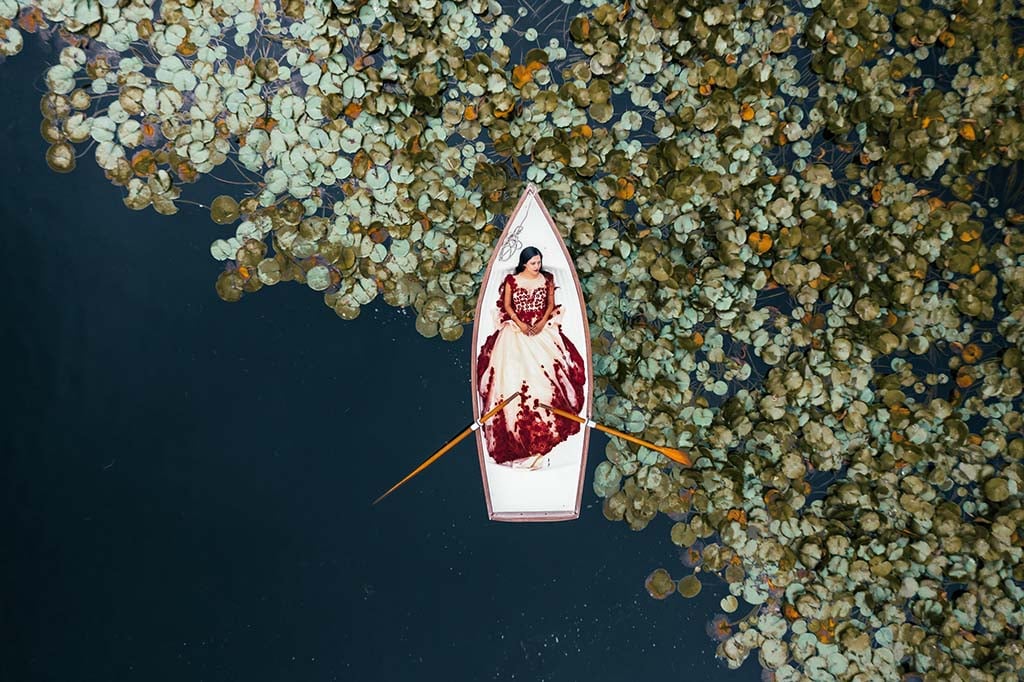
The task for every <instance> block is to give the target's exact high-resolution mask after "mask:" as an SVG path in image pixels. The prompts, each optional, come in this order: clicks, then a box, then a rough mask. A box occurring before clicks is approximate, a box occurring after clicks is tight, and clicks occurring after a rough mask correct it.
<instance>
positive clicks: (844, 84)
mask: <svg viewBox="0 0 1024 682" xmlns="http://www.w3.org/2000/svg"><path fill="white" fill-rule="evenodd" d="M530 10H532V11H530ZM530 10H527V9H526V5H525V4H523V3H507V4H506V5H504V6H503V5H502V4H500V3H498V2H497V1H496V0H464V1H459V2H454V1H452V0H444V1H442V0H391V1H390V2H384V1H383V0H357V1H352V2H343V1H340V0H335V1H333V2H332V1H328V0H307V2H302V0H285V1H284V2H282V3H280V4H279V3H276V2H273V1H272V0H216V1H210V0H165V1H164V2H161V3H160V4H159V10H158V12H157V11H154V8H153V6H152V5H150V4H149V3H146V2H142V1H141V0H36V1H35V2H27V1H26V0H18V1H17V2H16V1H15V0H0V54H2V55H10V54H14V53H16V52H17V51H18V50H19V49H20V47H21V44H22V40H23V37H22V32H32V31H37V30H47V31H55V32H58V33H59V34H60V35H61V36H62V38H63V40H64V41H65V43H66V45H65V46H64V47H63V49H62V50H61V51H60V56H59V62H58V63H57V64H54V65H53V66H52V67H50V68H49V70H48V71H47V73H46V84H47V87H48V92H47V93H46V94H45V95H44V96H43V98H42V102H41V109H42V113H43V116H44V121H43V124H42V128H41V132H42V135H43V137H44V138H45V139H46V141H47V142H48V143H49V144H50V147H49V150H48V151H47V155H46V158H47V161H48V163H49V164H50V166H51V167H52V168H53V169H54V170H56V171H62V172H66V171H70V170H72V169H73V168H74V164H75V159H76V158H78V157H79V156H81V154H82V151H81V148H83V147H84V146H85V145H88V148H90V149H91V150H92V151H93V154H94V156H95V158H96V161H97V163H98V164H99V165H100V166H101V167H102V168H103V169H104V170H105V172H106V174H107V177H108V178H109V179H110V181H111V182H112V183H113V184H114V185H117V186H119V187H122V188H123V195H124V201H125V204H126V205H127V206H128V207H129V208H132V209H144V208H146V207H149V206H152V207H153V208H154V210H156V211H158V212H161V213H167V214H169V213H174V212H175V211H177V210H178V206H179V205H180V204H181V203H182V202H183V201H187V200H185V199H182V198H181V195H182V192H183V190H184V189H186V187H187V186H188V185H189V184H191V183H195V182H196V181H197V180H199V179H200V178H202V177H204V176H211V177H218V178H219V177H222V176H226V179H228V180H231V181H233V182H235V183H238V184H237V185H234V186H235V187H239V189H238V190H237V192H235V193H231V194H223V195H220V196H217V197H216V198H214V199H213V200H212V201H210V202H209V204H208V207H209V210H210V217H211V218H212V220H213V222H214V223H216V224H217V225H221V226H224V228H225V229H226V230H229V231H227V232H225V233H223V234H222V235H221V236H220V238H218V239H216V240H215V241H214V242H213V244H212V246H211V253H212V255H213V257H214V258H216V259H217V260H219V261H222V262H223V263H224V270H223V272H222V273H221V274H220V276H219V277H218V279H217V282H216V290H217V293H218V294H219V295H220V296H221V297H222V298H223V299H224V300H227V301H237V300H239V299H240V298H241V297H242V296H244V295H245V294H247V293H254V292H256V291H258V290H259V289H261V288H262V287H264V286H272V285H275V284H277V283H279V282H285V281H293V282H299V283H305V284H306V285H307V286H308V287H309V288H311V289H313V290H314V291H317V292H321V293H322V295H323V297H324V301H325V303H326V304H327V305H328V306H329V307H331V308H332V309H333V310H334V311H335V312H336V313H337V314H338V315H339V316H341V317H342V318H345V319H352V318H354V317H356V316H358V315H359V312H360V310H361V308H362V307H363V306H365V305H369V304H371V303H372V302H373V301H375V300H376V299H377V297H378V296H379V297H382V298H383V300H384V301H385V302H386V303H387V304H389V305H392V306H399V307H407V306H411V307H413V308H414V309H415V311H416V313H417V317H416V329H417V330H418V331H419V332H420V333H421V334H423V335H425V336H435V335H440V336H441V337H442V338H443V339H445V340H455V339H458V338H459V337H460V336H461V335H462V333H463V330H464V328H465V325H466V324H467V323H468V322H470V321H471V319H472V315H473V311H474V309H475V304H476V292H477V288H478V285H479V283H480V279H481V277H482V271H483V269H484V266H485V264H486V262H487V259H488V257H489V255H490V253H491V250H492V248H493V246H494V242H495V240H496V238H497V235H498V233H499V230H498V227H496V225H497V226H500V225H501V220H502V217H503V216H505V215H507V213H508V212H509V211H510V210H511V208H512V207H513V206H514V205H515V202H516V201H517V199H518V197H519V194H520V192H521V190H522V189H523V186H524V183H526V182H534V183H536V184H538V185H539V186H540V187H541V194H542V197H543V199H544V201H545V202H546V204H547V206H548V207H549V209H550V210H551V213H552V215H553V217H554V218H555V221H556V222H557V223H558V225H559V227H560V229H561V230H562V231H563V235H564V236H565V238H566V241H567V244H568V247H569V250H570V251H571V252H572V253H573V254H574V256H575V259H576V266H577V269H578V271H579V273H580V277H581V280H582V283H583V287H584V290H585V293H586V295H587V299H588V303H589V307H590V310H589V313H590V323H591V332H592V336H593V348H594V353H595V358H594V360H595V380H596V383H597V385H596V389H597V390H596V394H597V398H596V405H595V408H596V409H595V418H596V419H598V420H600V421H602V422H605V423H608V424H609V425H611V426H614V427H617V428H621V429H625V430H627V431H630V432H634V433H636V434H638V435H640V436H641V437H643V438H645V439H647V440H650V441H654V442H657V443H659V444H665V445H669V446H671V447H682V448H686V449H689V450H690V451H691V452H692V454H693V457H694V460H695V466H694V468H693V469H692V470H683V469H680V468H678V467H677V466H675V465H674V464H672V463H670V462H668V461H667V460H665V459H664V458H663V457H662V456H661V455H659V454H657V453H655V452H652V451H649V450H646V449H644V448H634V447H632V446H628V445H625V444H620V443H616V442H613V443H612V444H611V445H610V446H609V448H608V450H607V459H606V461H604V462H602V463H601V464H599V465H598V467H597V470H596V475H595V481H594V489H595V491H596V492H597V494H598V495H600V496H601V497H603V498H605V503H604V510H605V515H606V516H607V517H608V518H609V519H612V520H623V521H624V522H626V523H628V524H629V525H630V527H631V528H634V529H636V530H640V529H643V528H645V527H647V526H648V524H650V523H651V522H652V521H654V520H655V519H656V518H657V517H658V516H659V515H663V516H667V517H669V519H671V520H672V522H673V524H674V525H672V526H671V539H672V541H673V542H674V543H676V544H677V545H678V546H679V547H680V552H681V559H682V563H683V564H684V565H685V566H686V567H687V568H686V575H684V576H683V577H682V578H681V579H678V580H677V579H675V578H673V577H672V575H671V571H669V570H666V569H659V570H658V571H655V572H654V573H652V574H651V576H650V578H649V579H648V581H647V588H648V590H649V591H650V593H651V594H652V596H655V597H658V598H663V597H666V596H668V595H669V594H671V593H672V592H673V591H678V592H680V593H681V594H683V595H684V596H688V597H692V596H694V595H696V594H697V593H698V592H699V591H700V590H701V586H702V583H703V582H706V581H707V580H711V581H713V582H714V583H715V584H716V585H717V587H718V589H722V590H724V591H726V592H728V594H726V595H725V597H724V598H723V599H722V601H721V606H722V609H723V612H724V614H721V615H719V616H716V617H715V618H714V619H713V620H712V621H711V623H710V624H709V633H710V634H711V635H712V636H713V637H714V638H715V639H717V640H719V641H720V644H719V647H718V654H719V656H721V657H722V658H723V659H724V660H725V661H726V663H727V664H728V665H729V666H731V667H737V666H739V665H740V664H741V663H742V662H743V661H744V660H745V659H746V658H747V657H748V656H749V655H751V654H752V653H755V652H756V654H757V656H758V657H759V659H760V662H761V664H762V665H763V666H764V668H765V669H766V670H767V671H770V676H771V677H772V679H776V680H796V679H801V678H802V677H804V676H806V677H810V678H812V679H832V678H836V679H871V680H874V679H899V677H900V676H901V675H913V674H928V675H931V676H933V677H934V678H935V679H953V678H960V679H968V678H972V679H1010V678H1011V677H1013V676H1015V675H1016V673H1017V671H1019V670H1020V669H1022V668H1024V642H1022V638H1021V628H1022V626H1024V610H1022V609H1021V607H1020V602H1021V599H1022V597H1024V591H1022V585H1024V582H1022V581H1024V567H1022V566H1024V565H1022V561H1021V558H1022V552H1024V543H1022V532H1021V529H1020V528H1021V524H1022V522H1024V511H1022V508H1021V503H1020V500H1021V495H1020V493H1021V488H1022V486H1024V480H1022V479H1024V468H1022V466H1021V455H1022V454H1024V441H1022V439H1021V435H1022V433H1021V430H1022V428H1024V417H1022V415H1021V412H1020V396H1021V391H1022V379H1021V364H1022V363H1021V344H1022V341H1024V335H1022V321H1024V234H1022V233H1021V231H1020V229H1019V226H1020V225H1021V224H1022V223H1024V213H1020V212H1017V211H1015V210H1014V203H1015V202H1017V201H1019V197H1018V196H1017V195H1016V192H1017V191H1018V190H1019V189H1020V186H1021V178H1020V175H1019V173H1020V160H1021V158H1022V156H1024V125H1022V123H1021V114H1022V106H1024V100H1022V97H1021V93H1020V87H1021V80H1022V77H1024V23H1022V22H1024V10H1022V8H1021V7H1020V6H1018V5H1017V4H1016V3H1014V2H1011V1H1009V0H999V1H997V0H936V1H933V2H929V3H919V2H915V1H912V0H853V1H852V2H850V1H848V0H842V1H841V0H803V1H802V2H801V3H797V2H780V1H771V0H748V1H746V2H742V3H740V2H735V1H734V2H714V1H709V0H683V2H669V1H668V0H627V1H625V2H622V3H617V4H616V3H608V4H601V3H597V2H581V3H562V2H560V1H552V0H547V1H545V2H540V3H537V4H536V6H531V8H530ZM552 27H553V28H552ZM198 191H199V189H198V186H197V187H196V188H195V190H194V192H193V193H198ZM1001 203H1002V205H1004V206H1005V207H1006V208H1003V209H1000V205H1001ZM675 570H677V569H673V571H675ZM741 602H746V604H747V605H749V607H750V610H749V612H746V611H747V610H746V609H744V611H745V612H746V615H744V616H742V617H740V618H738V619H737V620H736V621H731V620H729V618H730V617H731V616H729V615H725V614H732V613H733V612H735V611H736V610H737V609H738V608H739V606H740V603H741Z"/></svg>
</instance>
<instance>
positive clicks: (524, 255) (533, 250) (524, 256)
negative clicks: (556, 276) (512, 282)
mask: <svg viewBox="0 0 1024 682" xmlns="http://www.w3.org/2000/svg"><path fill="white" fill-rule="evenodd" d="M534 256H540V262H541V269H540V271H541V272H544V267H543V264H544V254H542V253H541V252H540V249H538V248H537V247H536V246H527V247H526V248H525V249H523V250H522V251H520V252H519V265H517V266H516V274H517V275H518V274H519V273H520V272H522V271H523V270H525V269H526V264H527V263H529V262H530V259H531V258H533V257H534Z"/></svg>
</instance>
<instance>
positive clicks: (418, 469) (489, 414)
mask: <svg viewBox="0 0 1024 682" xmlns="http://www.w3.org/2000/svg"><path fill="white" fill-rule="evenodd" d="M518 397H519V392H518V391H517V392H515V393H513V394H512V395H510V396H509V397H507V398H505V399H504V400H502V401H501V402H500V403H498V404H497V405H495V406H494V407H493V408H491V410H490V411H489V412H487V414H485V415H484V416H482V417H480V422H479V423H480V424H483V423H484V422H486V421H487V420H488V419H490V418H491V417H493V416H494V415H496V414H497V413H498V412H500V411H501V410H502V409H503V408H504V407H505V406H506V405H508V404H509V403H510V402H512V401H513V400H515V399H516V398H518ZM475 424H477V422H473V424H470V425H469V426H467V427H466V428H465V429H463V430H462V431H460V432H459V434H458V435H457V436H455V437H454V438H452V439H451V440H449V441H448V442H447V443H445V444H444V445H442V446H441V449H440V450H438V451H437V452H435V453H434V454H432V455H431V456H430V457H428V458H427V459H425V460H423V464H420V465H419V466H418V467H416V468H415V469H413V470H412V471H411V472H409V475H408V476H406V477H405V478H403V479H402V480H401V481H399V482H398V483H396V484H394V485H393V486H391V487H390V488H389V489H388V491H387V492H385V493H384V494H383V495H381V496H380V497H378V498H377V499H376V500H374V501H373V504H377V503H378V502H380V501H381V500H383V499H384V498H385V497H387V496H388V495H390V494H391V493H393V492H395V491H396V490H398V489H399V488H401V487H402V486H403V485H405V484H406V483H408V482H409V481H411V480H412V479H413V478H415V477H416V476H417V475H418V474H420V473H421V472H422V471H423V470H424V469H426V468H427V467H429V466H430V465H431V464H433V463H434V462H436V461H437V460H439V459H440V458H441V455H443V454H445V453H446V452H448V451H449V450H451V449H452V448H453V447H455V446H456V445H458V444H459V442H460V441H461V440H462V439H463V438H465V437H466V436H468V435H469V434H471V433H473V426H474V425H475Z"/></svg>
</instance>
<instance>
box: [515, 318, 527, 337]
mask: <svg viewBox="0 0 1024 682" xmlns="http://www.w3.org/2000/svg"><path fill="white" fill-rule="evenodd" d="M515 323H516V326H517V327H519V331H521V332H522V333H524V334H526V335H530V325H528V324H526V323H525V322H523V321H522V320H516V321H515Z"/></svg>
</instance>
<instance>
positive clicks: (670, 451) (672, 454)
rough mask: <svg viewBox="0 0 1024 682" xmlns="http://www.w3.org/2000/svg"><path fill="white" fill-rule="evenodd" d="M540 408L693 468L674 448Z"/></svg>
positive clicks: (556, 411)
mask: <svg viewBox="0 0 1024 682" xmlns="http://www.w3.org/2000/svg"><path fill="white" fill-rule="evenodd" d="M540 406H541V407H543V408H546V409H548V410H551V411H552V412H554V413H555V414H557V415H558V416H560V417H565V418H566V419H571V420H573V421H574V422H579V423H580V424H586V425H587V426H592V427H593V428H595V429H597V430H598V431H604V432H605V433H609V434H611V435H613V436H618V437H619V438H622V439H623V440H628V441H629V442H630V443H636V444H637V445H643V446H644V447H645V448H649V449H651V450H654V451H655V452H660V453H661V454H663V455H665V456H666V457H668V458H669V459H670V460H672V461H673V462H678V463H680V464H682V465H683V466H684V467H691V466H693V460H692V459H691V458H690V455H688V454H686V453H685V452H683V451H682V450H676V449H675V448H666V447H664V446H661V445H655V444H654V443H648V442H647V441H645V440H641V439H639V438H637V437H635V436H631V435H629V434H628V433H623V432H622V431H619V430H618V429H613V428H612V427H610V426H605V425H603V424H598V423H596V422H594V421H593V420H587V419H584V418H583V417H580V416H579V415H575V414H573V413H572V412H566V411H565V410H560V409H558V408H557V407H551V406H550V405H545V404H544V403H541V404H540Z"/></svg>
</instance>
